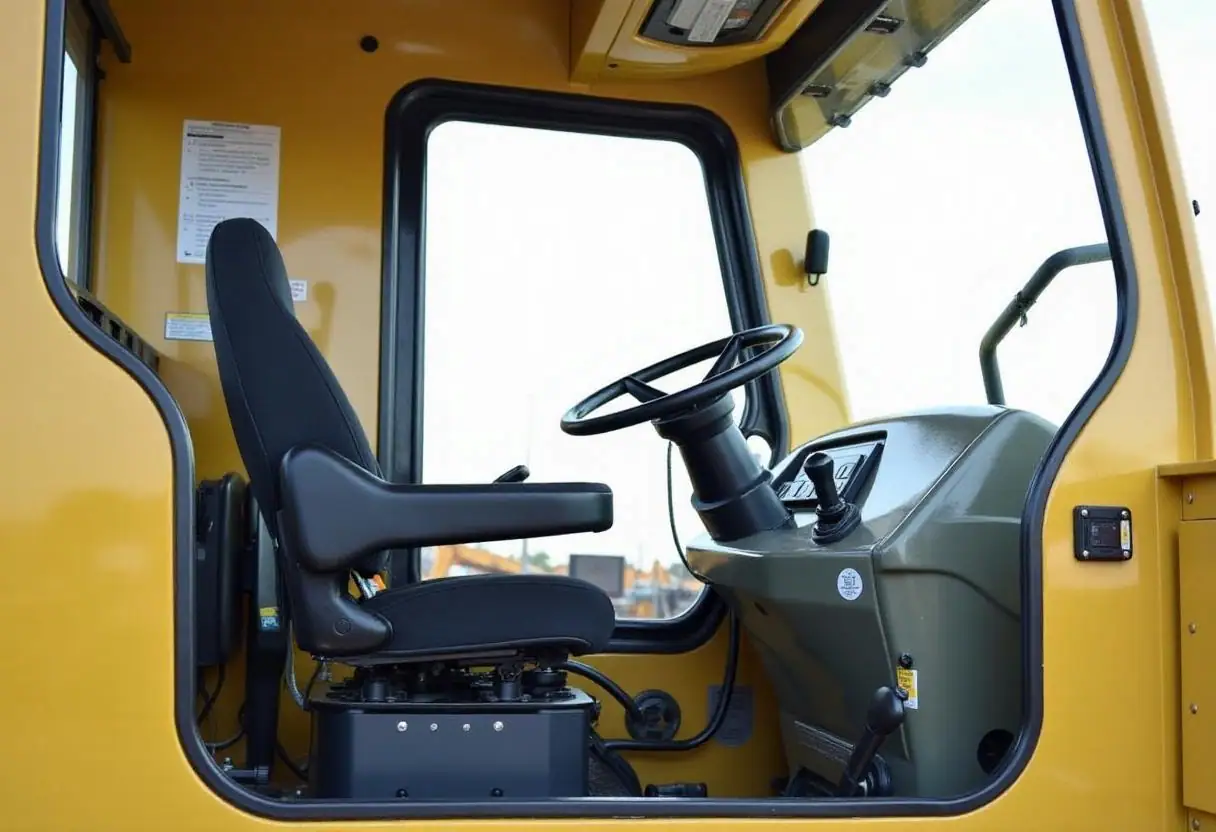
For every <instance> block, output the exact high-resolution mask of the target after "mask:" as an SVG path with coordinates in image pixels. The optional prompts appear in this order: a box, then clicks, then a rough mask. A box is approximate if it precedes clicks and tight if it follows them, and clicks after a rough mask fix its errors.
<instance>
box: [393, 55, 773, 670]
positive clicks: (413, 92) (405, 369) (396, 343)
mask: <svg viewBox="0 0 1216 832" xmlns="http://www.w3.org/2000/svg"><path fill="white" fill-rule="evenodd" d="M455 120H465V121H473V122H479V123H488V124H504V125H512V126H519V127H534V128H547V129H555V130H567V131H579V132H586V133H598V134H602V135H616V136H628V137H633V138H657V139H666V140H669V141H676V142H679V143H681V144H683V145H685V146H686V147H688V148H689V149H690V150H692V151H693V152H694V153H696V154H697V156H698V158H699V159H700V160H701V163H702V166H703V168H704V171H705V185H706V193H707V197H708V199H709V208H710V215H711V217H712V221H713V226H714V235H715V237H716V238H717V240H718V260H719V264H720V266H721V269H722V276H723V284H724V290H725V299H726V303H727V306H728V309H729V311H730V320H731V326H732V327H733V328H734V330H735V331H740V330H744V329H748V328H751V327H756V326H761V325H764V324H767V323H769V320H768V309H767V304H766V302H765V296H764V280H763V273H762V271H761V267H760V261H759V257H758V255H757V253H756V249H755V243H754V240H755V236H754V233H753V229H752V225H751V213H750V211H749V209H748V204H747V191H746V187H745V185H744V182H743V166H742V163H741V161H740V157H739V147H738V144H737V142H736V140H735V137H734V134H733V133H732V132H731V130H730V127H729V126H728V125H727V124H726V122H724V121H723V120H722V119H721V118H719V117H718V116H717V115H716V114H714V113H712V112H710V111H708V110H706V109H703V108H701V107H694V106H690V105H683V104H657V103H650V102H637V101H623V100H617V99H609V98H595V97H590V96H585V95H576V94H571V93H557V92H541V91H536V90H521V89H515V88H511V87H501V86H492V85H485V84H471V83H463V82H455V81H446V80H438V79H423V80H420V81H415V82H414V83H411V84H409V85H408V86H406V87H404V88H403V89H402V90H400V91H399V92H398V93H397V95H396V96H394V98H393V100H392V101H391V102H390V104H389V106H388V111H387V114H386V119H385V148H386V153H385V187H384V205H385V216H384V251H385V256H384V275H383V296H382V305H381V354H380V367H381V371H380V372H381V375H380V414H379V416H380V425H381V429H380V432H379V447H378V456H379V458H380V464H381V466H382V467H383V468H384V470H385V476H386V478H388V479H390V480H392V481H395V482H419V480H420V477H421V470H420V465H419V464H418V460H420V459H421V458H422V419H421V413H422V410H421V407H420V406H418V403H420V402H422V395H423V393H422V367H423V354H422V344H423V343H424V337H423V333H424V320H423V317H424V316H423V309H422V305H421V303H420V300H419V299H420V298H421V297H422V292H423V291H424V283H425V277H424V275H423V274H422V262H423V245H424V244H425V229H424V223H425V199H426V194H425V179H426V148H427V139H428V137H429V135H430V132H431V130H432V129H434V128H435V127H437V126H438V125H440V124H442V123H444V122H447V121H455ZM407 326H412V327H413V330H412V332H413V337H408V336H406V335H403V333H409V332H410V330H409V329H407V328H406V327H407ZM747 391H748V397H747V402H748V403H747V406H746V407H745V408H744V413H743V415H742V418H741V419H740V422H741V425H740V426H741V429H742V430H743V433H744V435H745V436H748V435H751V434H758V435H760V436H762V437H763V438H764V439H765V441H767V442H768V443H769V445H770V447H772V448H773V451H774V458H779V457H780V456H783V455H784V453H785V451H786V450H787V445H788V443H789V428H788V421H787V418H786V414H785V405H784V398H783V396H782V394H781V388H780V379H779V377H778V376H777V374H775V373H770V374H768V375H766V376H764V377H762V378H760V379H757V380H756V381H754V382H752V383H750V384H749V385H748V386H747ZM423 404H424V403H423ZM393 573H394V575H405V576H408V577H407V580H410V579H412V580H417V579H418V577H419V576H418V553H417V550H411V551H406V552H400V553H395V555H394V558H393ZM721 603H722V602H721V601H720V600H719V599H718V598H717V597H715V596H713V594H712V593H709V592H705V593H702V595H701V597H700V598H699V599H698V600H697V602H696V603H695V604H693V606H692V608H691V609H690V610H688V611H687V612H686V613H684V615H683V616H681V617H680V618H677V619H671V620H665V621H621V622H618V624H617V629H616V631H615V633H614V635H613V640H612V651H613V652H619V653H684V652H687V651H689V650H692V649H694V648H696V647H698V646H700V645H701V644H703V643H704V642H705V641H706V640H707V639H708V638H710V637H711V636H712V635H713V633H714V631H715V629H716V628H717V626H718V625H719V624H720V623H721V620H722V614H723V612H724V610H723V609H722V608H721Z"/></svg>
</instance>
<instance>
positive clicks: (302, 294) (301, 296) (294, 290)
mask: <svg viewBox="0 0 1216 832" xmlns="http://www.w3.org/2000/svg"><path fill="white" fill-rule="evenodd" d="M291 299H292V300H293V301H295V302H296V303H303V302H304V301H306V300H308V281H307V280H293V281H291Z"/></svg>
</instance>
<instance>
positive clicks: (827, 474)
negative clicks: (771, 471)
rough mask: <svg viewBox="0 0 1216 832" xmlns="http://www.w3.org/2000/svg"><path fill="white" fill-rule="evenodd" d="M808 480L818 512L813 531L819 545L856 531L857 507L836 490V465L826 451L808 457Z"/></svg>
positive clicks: (858, 515) (812, 533) (805, 469)
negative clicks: (813, 489) (813, 491)
mask: <svg viewBox="0 0 1216 832" xmlns="http://www.w3.org/2000/svg"><path fill="white" fill-rule="evenodd" d="M802 470H803V471H805V472H806V478H807V479H808V480H810V481H811V484H812V485H813V486H815V498H816V507H815V513H816V514H817V515H818V516H819V519H818V520H817V521H816V523H815V527H814V528H813V529H811V536H812V538H813V539H814V540H815V542H817V543H833V542H835V541H837V540H840V539H841V538H843V537H845V536H846V535H847V534H848V533H849V532H851V531H853V529H854V528H856V526H857V524H858V522H859V521H860V520H861V515H860V514H859V513H858V511H857V506H855V505H853V504H852V503H850V502H848V501H846V500H845V499H844V498H843V497H841V496H840V492H839V491H838V490H837V489H836V463H835V462H834V461H833V460H832V458H831V457H830V456H828V455H827V454H825V453H824V452H823V451H816V452H815V453H813V454H811V455H810V456H809V457H807V459H806V462H804V463H803V465H802Z"/></svg>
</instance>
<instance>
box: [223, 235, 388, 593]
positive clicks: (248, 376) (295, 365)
mask: <svg viewBox="0 0 1216 832" xmlns="http://www.w3.org/2000/svg"><path fill="white" fill-rule="evenodd" d="M206 263H207V265H206V269H207V307H208V311H209V313H210V317H211V333H212V338H213V339H214V340H215V359H216V363H217V364H218V365H219V374H220V385H221V387H222V388H223V391H224V401H225V403H226V404H227V407H228V417H229V419H231V421H232V430H233V433H234V434H235V435H236V444H237V448H238V450H239V451H240V454H241V460H242V461H243V462H244V464H245V470H246V471H247V472H248V474H249V485H250V488H251V489H252V490H253V495H254V497H255V498H256V499H257V502H258V507H259V508H260V510H261V512H262V515H263V517H264V519H265V521H266V525H267V527H268V528H269V530H270V533H271V534H272V535H273V536H274V538H275V539H276V540H278V539H279V530H278V511H279V506H280V497H279V465H280V463H281V462H282V460H283V456H284V454H286V453H287V451H289V450H290V449H291V448H293V447H295V446H298V445H321V446H323V447H326V448H328V449H329V450H331V451H333V452H334V453H336V454H339V455H341V456H343V457H346V458H347V459H349V460H350V461H351V462H354V463H357V464H358V465H361V466H362V467H364V468H366V469H367V470H368V471H370V472H372V473H374V474H377V475H378V474H379V473H380V468H379V465H378V464H377V462H376V457H375V456H374V455H373V454H372V450H371V446H370V445H369V444H368V441H367V436H366V434H364V432H363V428H362V426H361V425H360V424H359V420H358V418H357V417H356V416H355V412H354V409H353V408H352V407H351V406H350V402H349V401H348V400H347V398H346V394H345V393H343V392H342V388H341V387H340V386H339V385H338V381H337V379H336V378H334V374H333V372H332V371H331V370H330V368H329V364H327V363H326V361H325V358H324V357H322V355H321V353H320V351H319V350H318V349H317V348H316V346H315V345H314V344H313V342H312V339H311V338H309V337H308V333H307V332H306V331H305V330H304V327H302V326H301V325H300V322H299V321H298V320H296V315H295V307H294V305H293V303H292V299H291V283H290V281H289V280H288V277H287V268H286V267H285V266H284V265H283V257H282V255H281V254H280V252H279V248H278V246H277V245H275V242H274V239H273V238H272V237H271V236H270V232H268V231H267V230H266V229H265V228H264V227H263V226H262V225H261V224H260V223H258V222H257V221H255V220H252V219H243V218H242V219H231V220H225V221H223V222H221V223H219V224H218V225H216V227H215V230H214V231H213V232H212V234H211V239H210V241H209V242H208V244H207V258H206ZM371 568H372V569H375V568H377V567H376V566H372V567H371Z"/></svg>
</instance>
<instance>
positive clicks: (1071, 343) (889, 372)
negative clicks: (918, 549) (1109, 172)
mask: <svg viewBox="0 0 1216 832" xmlns="http://www.w3.org/2000/svg"><path fill="white" fill-rule="evenodd" d="M1027 55H1035V56H1036V57H1035V60H1033V61H1027V60H1026V56H1027ZM1068 77H1069V76H1068V68H1067V66H1066V64H1065V59H1064V54H1063V50H1062V49H1061V45H1060V38H1059V33H1058V31H1057V29H1056V24H1055V20H1054V17H1053V13H1052V8H1051V4H1050V3H1048V2H1045V1H1044V0H1035V2H1011V3H991V4H988V5H987V6H985V7H984V9H983V11H982V12H980V13H978V14H976V15H975V16H974V17H972V18H970V19H969V20H967V21H966V22H965V23H964V24H963V25H962V26H961V27H960V29H959V30H958V31H957V32H956V33H955V34H953V35H951V36H950V37H948V38H946V40H945V41H944V42H943V43H942V44H941V45H940V46H938V47H937V48H935V49H934V50H933V52H932V55H931V57H930V58H929V60H928V62H927V63H926V64H925V65H924V66H923V67H919V68H913V69H909V70H908V71H907V72H906V73H905V74H903V75H902V76H901V77H900V78H899V79H898V80H897V81H895V83H894V84H893V89H892V94H891V95H890V96H889V97H885V98H877V99H875V100H873V101H871V102H869V103H868V104H866V105H865V106H864V107H862V108H861V109H860V110H859V111H858V112H857V114H856V115H855V117H854V118H853V119H852V123H851V124H850V125H849V126H848V127H847V129H844V128H837V129H834V130H832V131H831V132H829V133H828V134H827V135H825V136H824V137H823V139H821V140H820V141H819V142H817V143H816V144H815V145H814V146H813V147H811V148H809V149H808V150H806V151H804V152H803V153H802V156H801V158H802V163H803V168H804V171H805V177H806V182H807V190H808V194H809V196H810V198H811V200H812V203H813V204H814V206H815V216H816V220H817V222H818V223H819V224H821V225H822V226H823V227H824V228H825V229H827V230H828V231H830V233H831V235H832V249H831V254H832V257H831V260H832V262H831V272H830V274H829V275H828V276H826V277H824V279H823V282H822V284H821V285H823V286H825V287H826V289H827V292H828V296H829V298H830V301H831V307H832V309H833V312H834V314H835V315H836V317H837V318H838V320H840V321H841V322H850V323H853V324H854V325H847V326H846V325H841V326H838V327H837V328H836V333H837V337H838V338H839V342H840V350H841V360H842V363H843V369H844V371H845V377H846V379H847V382H848V390H849V396H850V403H851V407H852V413H851V417H852V418H853V419H856V420H861V419H867V418H871V417H876V416H883V415H888V414H891V413H895V412H899V411H908V410H917V409H920V408H925V407H933V406H940V405H941V404H942V403H943V402H950V403H953V404H961V405H966V404H984V403H985V402H986V401H987V400H988V396H987V393H986V390H985V384H984V379H983V375H982V373H981V365H980V361H979V352H980V346H981V342H982V341H983V340H984V337H985V334H986V333H987V332H988V331H989V328H990V327H991V326H992V325H993V323H994V322H996V321H997V319H998V317H999V316H1000V315H1001V313H1002V312H1003V311H1004V310H1005V309H1006V307H1007V306H1008V305H1009V304H1010V303H1011V302H1013V301H1015V299H1017V298H1019V296H1020V295H1019V293H1022V294H1021V297H1022V298H1023V299H1025V298H1026V297H1027V295H1026V294H1025V293H1024V289H1025V288H1026V287H1027V284H1028V283H1029V282H1030V280H1031V277H1032V275H1034V274H1035V272H1036V271H1037V270H1039V269H1040V268H1041V267H1043V265H1044V263H1045V262H1046V261H1048V259H1049V258H1051V257H1052V256H1053V255H1056V254H1057V253H1059V252H1064V251H1068V250H1077V249H1089V248H1090V247H1101V246H1103V245H1104V244H1105V243H1106V239H1107V233H1106V229H1105V225H1104V221H1103V217H1102V211H1101V205H1100V202H1099V200H1098V195H1097V192H1096V190H1095V188H1094V180H1093V174H1092V171H1091V167H1090V160H1089V156H1088V152H1087V148H1086V144H1085V141H1084V137H1083V134H1082V131H1081V125H1080V123H1079V121H1078V117H1077V105H1076V103H1075V101H1074V100H1073V93H1072V89H1071V87H1070V84H1069V83H1068ZM877 159H881V160H882V163H881V164H878V165H876V164H875V160H877ZM1116 304H1117V296H1116V287H1115V275H1114V270H1113V268H1112V265H1111V261H1110V260H1109V259H1099V260H1096V261H1093V262H1088V263H1081V264H1078V265H1075V266H1071V267H1068V268H1065V269H1063V270H1061V271H1059V272H1058V274H1057V275H1056V277H1055V278H1054V279H1053V280H1051V282H1050V284H1049V285H1047V287H1046V288H1045V289H1044V290H1043V292H1042V294H1041V295H1039V299H1038V301H1037V302H1035V303H1034V304H1033V305H1029V306H1028V308H1026V309H1025V310H1024V314H1018V315H1017V316H1016V319H1015V322H1014V323H1013V325H1012V327H1011V328H1010V329H1009V331H1008V334H1007V335H1006V336H1005V337H1004V338H1003V339H1001V340H1000V342H999V346H998V347H997V349H996V358H997V361H998V364H999V369H1000V374H1001V381H1002V385H1003V388H1004V393H1005V397H1004V398H1005V401H1004V402H1001V403H1003V404H1007V405H1008V406H1010V407H1014V408H1018V409H1021V410H1027V411H1030V412H1032V413H1034V414H1036V415H1038V416H1041V417H1042V418H1044V419H1046V420H1048V421H1049V422H1051V423H1053V424H1055V425H1057V426H1058V425H1060V424H1061V423H1062V422H1063V421H1064V420H1065V419H1066V418H1067V417H1068V415H1069V414H1070V413H1071V411H1072V410H1073V408H1074V407H1075V406H1076V404H1077V403H1078V402H1079V401H1080V400H1081V399H1082V397H1083V396H1084V395H1085V393H1086V391H1087V390H1088V389H1089V387H1090V385H1091V384H1092V383H1093V381H1094V379H1095V378H1097V377H1098V375H1099V373H1100V372H1101V370H1102V367H1103V366H1104V364H1105V362H1106V360H1107V357H1108V355H1109V354H1110V351H1111V348H1112V344H1113V341H1114V336H1115V325H1116V320H1117V308H1116ZM855 322H864V325H863V326H858V325H855Z"/></svg>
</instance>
